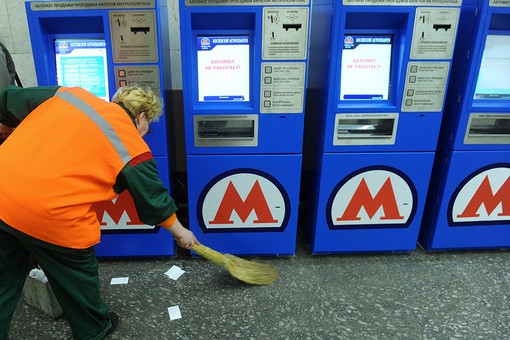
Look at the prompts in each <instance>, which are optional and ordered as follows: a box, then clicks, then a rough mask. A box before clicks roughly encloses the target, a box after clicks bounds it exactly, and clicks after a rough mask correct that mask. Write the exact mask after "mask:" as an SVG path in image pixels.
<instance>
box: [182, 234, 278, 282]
mask: <svg viewBox="0 0 510 340" xmlns="http://www.w3.org/2000/svg"><path fill="white" fill-rule="evenodd" d="M191 249H192V250H193V251H194V252H195V253H197V254H199V255H200V256H202V257H203V258H205V259H207V260H209V261H211V262H213V263H215V264H217V265H218V266H221V267H223V268H225V269H226V270H227V271H228V272H229V273H230V275H232V276H233V277H235V278H236V279H238V280H240V281H243V282H245V283H248V284H251V285H268V284H271V283H273V282H275V281H276V279H277V278H278V271H277V270H276V268H275V267H273V266H272V265H270V264H266V263H259V262H253V261H248V260H244V259H241V258H239V257H237V256H234V255H230V254H222V253H220V252H217V251H216V250H213V249H211V248H209V247H206V246H204V245H203V244H195V245H193V246H192V247H191Z"/></svg>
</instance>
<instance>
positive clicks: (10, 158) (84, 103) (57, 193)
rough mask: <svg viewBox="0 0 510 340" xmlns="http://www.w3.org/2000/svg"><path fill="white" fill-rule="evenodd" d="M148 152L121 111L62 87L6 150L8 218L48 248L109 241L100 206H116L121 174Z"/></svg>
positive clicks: (2, 156)
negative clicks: (111, 203) (96, 207)
mask: <svg viewBox="0 0 510 340" xmlns="http://www.w3.org/2000/svg"><path fill="white" fill-rule="evenodd" d="M146 152H150V149H149V147H148V146H147V144H146V143H145V141H144V140H143V138H142V137H141V136H140V134H139V133H138V131H137V129H136V126H135V125H134V124H133V121H132V120H131V119H130V118H129V116H128V115H127V114H126V112H125V111H124V109H122V108H121V107H120V106H119V105H117V104H114V103H109V102H106V101H104V100H102V99H100V98H98V97H96V96H94V95H92V94H91V93H89V92H87V91H85V90H83V89H81V88H63V87H61V88H59V90H58V91H57V92H56V93H55V95H54V96H53V97H52V98H50V99H48V100H46V101H45V102H44V103H42V104H41V105H39V106H38V107H37V108H36V109H35V110H33V111H32V112H31V113H30V114H29V115H28V116H27V117H26V118H25V119H24V120H23V122H22V123H21V124H20V125H19V126H18V127H17V128H16V130H14V132H13V133H12V134H11V135H10V137H9V138H8V139H7V140H6V141H5V142H4V143H3V144H2V145H1V146H0V219H1V220H2V221H4V222H5V223H7V224H8V225H10V226H11V227H13V228H15V229H17V230H19V231H21V232H23V233H25V234H28V235H30V236H32V237H35V238H37V239H40V240H42V241H45V242H49V243H52V244H56V245H59V246H63V247H69V248H75V249H84V248H88V247H91V246H93V245H94V244H96V243H98V242H99V240H100V234H101V233H100V224H99V221H98V218H97V216H96V212H95V211H94V209H93V208H92V205H93V204H94V203H96V202H102V201H106V200H111V199H113V198H114V197H115V196H116V194H115V192H114V190H113V185H114V184H115V181H116V178H117V175H118V174H119V173H120V171H121V170H122V168H123V167H124V166H125V165H126V164H127V163H128V162H129V161H130V160H131V159H133V158H135V157H137V156H139V155H141V154H143V153H146Z"/></svg>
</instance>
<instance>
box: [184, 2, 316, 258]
mask: <svg viewBox="0 0 510 340" xmlns="http://www.w3.org/2000/svg"><path fill="white" fill-rule="evenodd" d="M309 16H310V1H308V0H284V1H278V2H274V1H271V0H254V1H249V2H247V1H235V0H232V1H207V0H183V1H181V2H180V21H181V50H182V70H183V71H182V74H183V95H184V124H185V144H186V160H187V176H188V199H189V225H190V229H191V230H192V231H193V232H194V233H195V235H196V236H197V238H198V239H199V240H200V241H201V242H203V243H204V244H207V245H209V246H211V247H213V248H215V249H217V250H219V251H222V252H228V253H231V254H237V255H293V254H294V252H295V246H296V233H297V212H298V203H299V187H300V176H301V161H302V139H303V138H302V137H303V124H304V102H305V88H306V74H307V57H308V34H309Z"/></svg>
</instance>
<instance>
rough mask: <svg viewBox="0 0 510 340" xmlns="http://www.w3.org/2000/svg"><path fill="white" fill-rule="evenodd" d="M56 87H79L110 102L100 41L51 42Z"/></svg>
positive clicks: (104, 46)
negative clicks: (53, 47)
mask: <svg viewBox="0 0 510 340" xmlns="http://www.w3.org/2000/svg"><path fill="white" fill-rule="evenodd" d="M54 44H55V61H56V68H57V84H58V85H61V86H79V87H82V88H84V89H86V90H87V91H89V92H91V93H93V94H95V95H96V96H98V97H100V98H102V99H104V100H110V98H109V92H108V71H107V62H106V43H105V41H104V40H101V39H55V41H54Z"/></svg>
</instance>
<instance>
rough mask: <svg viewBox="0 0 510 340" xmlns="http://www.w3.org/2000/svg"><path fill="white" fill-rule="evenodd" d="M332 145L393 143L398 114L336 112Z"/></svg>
mask: <svg viewBox="0 0 510 340" xmlns="http://www.w3.org/2000/svg"><path fill="white" fill-rule="evenodd" d="M335 120H336V122H335V138H334V141H333V145H374V144H390V145H391V144H395V136H396V132H397V121H398V114H396V113H391V114H384V115H381V114H377V115H371V114H356V115H352V114H337V115H336V119H335Z"/></svg>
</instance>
